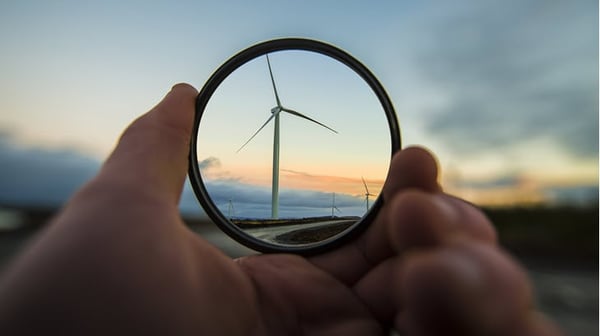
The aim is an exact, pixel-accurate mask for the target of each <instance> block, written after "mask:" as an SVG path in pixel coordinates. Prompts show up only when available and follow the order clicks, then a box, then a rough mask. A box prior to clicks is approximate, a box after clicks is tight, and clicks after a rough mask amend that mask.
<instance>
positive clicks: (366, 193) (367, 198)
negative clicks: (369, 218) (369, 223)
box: [360, 176, 375, 211]
mask: <svg viewBox="0 0 600 336" xmlns="http://www.w3.org/2000/svg"><path fill="white" fill-rule="evenodd" d="M360 178H361V179H362V182H363V185H364V186H365V199H366V201H367V211H369V196H375V195H373V194H371V193H370V192H369V188H367V183H366V182H365V179H364V177H362V176H361V177H360Z"/></svg>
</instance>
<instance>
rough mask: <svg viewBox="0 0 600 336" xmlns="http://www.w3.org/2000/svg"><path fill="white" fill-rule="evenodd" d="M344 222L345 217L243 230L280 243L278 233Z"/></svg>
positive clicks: (345, 220) (271, 241) (257, 236)
mask: <svg viewBox="0 0 600 336" xmlns="http://www.w3.org/2000/svg"><path fill="white" fill-rule="evenodd" d="M344 222H348V220H347V219H337V220H328V221H325V222H316V223H303V224H295V225H278V226H267V227H261V228H256V229H246V230H245V231H246V232H247V233H248V234H250V235H252V236H254V237H256V238H258V239H260V240H264V241H268V242H270V243H274V244H279V243H281V241H279V240H278V239H277V238H278V237H279V236H280V235H283V234H285V233H288V232H293V231H301V230H307V229H314V228H325V227H328V226H332V225H337V224H341V223H344Z"/></svg>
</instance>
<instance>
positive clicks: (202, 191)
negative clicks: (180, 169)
mask: <svg viewBox="0 0 600 336" xmlns="http://www.w3.org/2000/svg"><path fill="white" fill-rule="evenodd" d="M283 50H304V51H312V52H316V53H319V54H322V55H326V56H329V57H331V58H333V59H335V60H337V61H340V62H341V63H343V64H345V65H346V66H348V67H349V68H350V69H352V70H353V71H354V72H356V73H357V74H358V75H359V76H360V77H361V78H362V79H364V80H365V81H366V82H367V84H368V85H369V87H370V88H371V89H372V90H373V91H374V92H375V94H376V96H377V98H378V100H379V102H380V103H381V105H382V106H383V109H384V111H385V114H386V117H387V120H388V125H389V128H390V135H391V140H392V146H391V149H392V150H391V155H390V157H391V156H393V155H394V153H396V152H397V151H398V150H400V147H401V142H400V127H399V125H398V120H397V119H396V113H395V112H394V107H393V105H392V102H391V101H390V99H389V97H388V95H387V93H386V92H385V89H384V88H383V86H382V85H381V83H379V81H378V80H377V78H376V77H375V76H374V75H373V74H372V73H371V72H370V71H369V70H368V69H367V68H366V67H365V66H364V65H363V64H362V63H360V62H359V61H358V60H356V59H355V58H354V57H352V56H351V55H349V54H348V53H346V52H345V51H343V50H341V49H339V48H337V47H334V46H332V45H330V44H327V43H324V42H320V41H316V40H312V39H305V38H282V39H275V40H269V41H265V42H262V43H258V44H256V45H253V46H251V47H249V48H247V49H244V50H242V51H240V52H239V53H237V54H236V55H234V56H233V57H231V58H230V59H229V60H227V61H226V62H225V63H224V64H223V65H221V66H220V67H219V68H218V69H217V70H216V71H215V72H214V73H213V74H212V76H211V77H210V78H209V79H208V81H207V82H206V84H205V85H204V87H203V88H202V90H201V91H200V93H199V94H198V97H197V99H196V114H195V118H194V128H193V131H192V138H191V143H190V153H189V179H190V183H191V185H192V188H193V190H194V193H195V194H196V197H197V198H198V201H199V202H200V204H201V205H202V207H203V208H204V210H205V211H206V214H207V215H208V217H209V218H210V219H211V220H212V221H213V222H214V223H215V224H217V226H218V227H219V228H220V229H221V230H222V231H223V232H225V233H226V234H227V235H228V236H230V237H231V238H233V239H235V240H236V241H237V242H239V243H241V244H243V245H245V246H247V247H249V248H251V249H253V250H256V251H259V252H263V253H294V254H300V255H305V256H306V255H313V254H317V253H322V252H325V251H327V250H331V249H333V248H335V247H337V246H339V245H341V244H343V243H346V242H348V241H349V240H351V239H353V238H355V237H356V236H357V235H359V234H360V233H362V232H363V231H364V230H365V229H366V228H367V227H368V226H369V224H370V223H371V222H372V221H373V219H374V218H375V216H376V215H377V213H378V212H379V209H380V208H381V206H382V205H383V202H384V200H383V196H382V195H379V197H377V200H376V201H375V203H374V204H373V206H372V207H371V209H369V211H368V212H367V213H366V214H365V215H364V216H363V217H362V218H361V220H360V221H358V222H357V223H355V224H353V225H352V226H351V227H350V228H348V229H347V230H346V231H345V232H344V233H342V234H341V235H339V236H335V238H330V239H326V240H324V241H322V242H318V243H314V244H310V245H309V246H286V245H275V244H270V243H266V242H264V241H262V240H260V239H257V238H255V237H253V236H251V235H249V234H247V233H245V232H244V231H243V230H241V229H240V228H238V227H237V226H236V225H235V224H233V223H232V222H231V221H230V220H229V219H228V218H227V217H225V216H224V215H223V214H222V213H221V211H220V210H219V209H218V208H217V206H216V205H215V204H214V203H213V202H212V200H211V198H210V195H209V194H208V191H207V190H206V187H205V185H204V181H203V180H202V175H201V174H200V167H199V166H198V157H197V140H198V129H199V127H200V119H201V118H202V114H203V113H204V109H205V108H206V105H207V104H208V101H209V100H210V98H211V97H212V95H213V93H214V92H215V90H216V89H217V87H219V85H220V84H221V83H222V82H223V81H224V80H225V78H227V77H228V76H229V75H230V74H231V73H232V72H234V71H235V70H236V69H238V68H239V67H240V66H242V65H244V64H246V63H247V62H249V61H251V60H253V59H255V58H257V57H260V56H262V55H265V54H268V53H272V52H276V51H283Z"/></svg>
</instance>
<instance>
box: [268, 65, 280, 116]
mask: <svg viewBox="0 0 600 336" xmlns="http://www.w3.org/2000/svg"><path fill="white" fill-rule="evenodd" d="M267 65H268V66H269V74H270V75H271V83H273V91H274V92H275V101H277V106H279V107H281V102H280V101H279V95H278V94H277V87H276V86H275V79H274V78H273V70H271V61H269V54H267Z"/></svg>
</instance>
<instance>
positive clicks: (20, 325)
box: [0, 85, 558, 335]
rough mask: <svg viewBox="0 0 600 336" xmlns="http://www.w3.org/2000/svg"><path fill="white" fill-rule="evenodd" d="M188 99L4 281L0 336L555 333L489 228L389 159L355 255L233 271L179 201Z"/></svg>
mask: <svg viewBox="0 0 600 336" xmlns="http://www.w3.org/2000/svg"><path fill="white" fill-rule="evenodd" d="M196 94H197V92H196V90H195V89H193V88H191V87H190V86H187V85H177V86H175V87H174V88H173V90H172V91H171V92H170V93H169V94H168V95H167V96H166V97H165V99H164V100H163V101H162V102H161V103H159V104H158V105H157V106H156V107H155V108H154V109H152V110H151V111H150V112H149V113H147V114H146V115H144V116H142V117H141V118H139V119H138V120H136V121H135V122H134V123H133V124H132V125H131V126H130V127H129V128H128V129H127V130H126V131H125V132H124V134H123V136H122V138H121V139H120V142H119V144H118V145H117V147H116V149H115V151H114V152H113V154H112V155H111V156H110V157H109V159H108V160H107V161H106V163H105V164H104V166H103V167H102V170H101V171H100V173H99V174H98V176H97V177H96V178H94V179H93V180H92V181H90V182H89V183H88V184H87V185H86V186H85V187H84V188H83V189H82V190H81V191H79V192H78V193H77V194H76V195H75V196H74V197H73V199H72V200H71V201H70V202H69V203H68V204H67V206H66V207H65V208H64V209H63V211H62V212H61V213H60V214H59V216H57V218H55V219H54V220H53V221H52V223H51V224H50V225H49V226H48V227H47V229H46V230H44V232H43V233H42V234H41V235H40V236H39V237H38V238H37V239H36V240H35V242H34V243H33V244H32V245H31V246H29V248H28V249H26V251H25V252H24V253H23V254H22V255H21V256H20V257H19V258H18V259H17V260H16V261H15V262H14V263H13V265H12V266H11V267H10V268H9V269H8V270H7V271H6V272H5V274H4V276H3V278H2V279H1V280H0V302H2V304H0V333H1V334H23V333H27V332H36V331H38V332H39V331H43V332H48V331H51V332H52V333H61V334H115V333H127V334H161V335H165V334H170V335H185V334H209V335H213V334H222V335H236V334H239V335H242V334H243V335H248V334H257V335H259V334H274V335H284V334H324V335H331V334H343V335H352V334H356V335H365V334H383V333H385V332H386V331H387V330H386V329H387V328H390V327H394V328H397V329H399V330H402V331H405V332H406V333H407V334H408V335H436V334H444V335H453V334H457V335H458V334H460V335H470V334H473V335H480V334H481V335H520V334H522V335H556V334H558V332H557V331H556V330H555V329H554V327H553V326H552V324H551V323H550V322H548V321H546V320H544V319H542V318H540V317H539V315H537V314H536V313H535V312H534V311H533V310H532V308H531V293H530V289H529V287H528V286H529V285H528V282H527V279H526V276H525V275H524V273H523V271H522V270H521V269H520V268H519V267H518V266H517V265H516V264H515V263H514V262H513V261H512V260H511V259H510V258H509V257H508V256H507V255H506V254H504V253H503V252H502V251H501V250H500V248H499V247H498V246H497V245H496V243H495V234H494V231H493V229H492V227H491V225H490V223H489V222H488V221H487V219H486V218H485V216H483V214H482V213H481V212H479V211H478V210H477V209H476V208H475V207H473V206H471V205H469V204H467V203H465V202H463V201H460V200H457V199H455V198H452V197H450V196H447V195H445V194H443V193H442V191H441V189H440V187H439V186H438V185H437V183H436V174H437V171H436V170H437V168H436V165H435V161H434V160H433V158H432V157H431V156H430V155H429V154H428V153H427V152H425V151H424V150H422V149H417V148H412V149H407V150H404V151H402V152H401V153H400V154H398V155H397V156H396V157H395V158H394V160H393V163H392V166H391V170H390V177H389V180H388V182H387V183H386V186H385V188H384V191H383V197H384V200H385V203H384V206H383V207H382V209H381V212H380V213H379V215H378V216H377V218H376V220H375V222H374V223H373V224H372V225H371V227H370V228H369V229H368V230H367V231H366V232H365V233H364V234H363V235H362V236H361V237H360V238H358V239H357V240H356V241H354V242H351V243H349V244H347V245H345V246H343V247H341V248H339V249H337V250H335V251H332V252H329V253H327V254H323V255H320V256H316V257H312V258H310V259H308V260H307V259H304V258H302V257H299V256H292V255H262V256H252V257H246V258H242V259H238V260H236V261H232V260H231V259H229V258H227V257H226V256H225V255H223V254H222V253H221V252H220V251H218V250H217V249H216V248H214V247H213V246H211V245H210V244H208V243H207V242H206V241H204V240H203V239H202V238H201V237H198V236H197V235H196V234H194V233H192V232H191V231H190V230H189V229H188V228H187V227H186V226H185V225H184V223H183V221H182V220H181V218H180V216H179V212H178V208H177V203H178V200H179V197H180V194H181V190H182V186H183V183H184V180H185V175H186V172H187V154H188V150H189V140H190V136H191V134H190V133H191V127H192V120H193V113H194V102H195V97H196Z"/></svg>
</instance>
